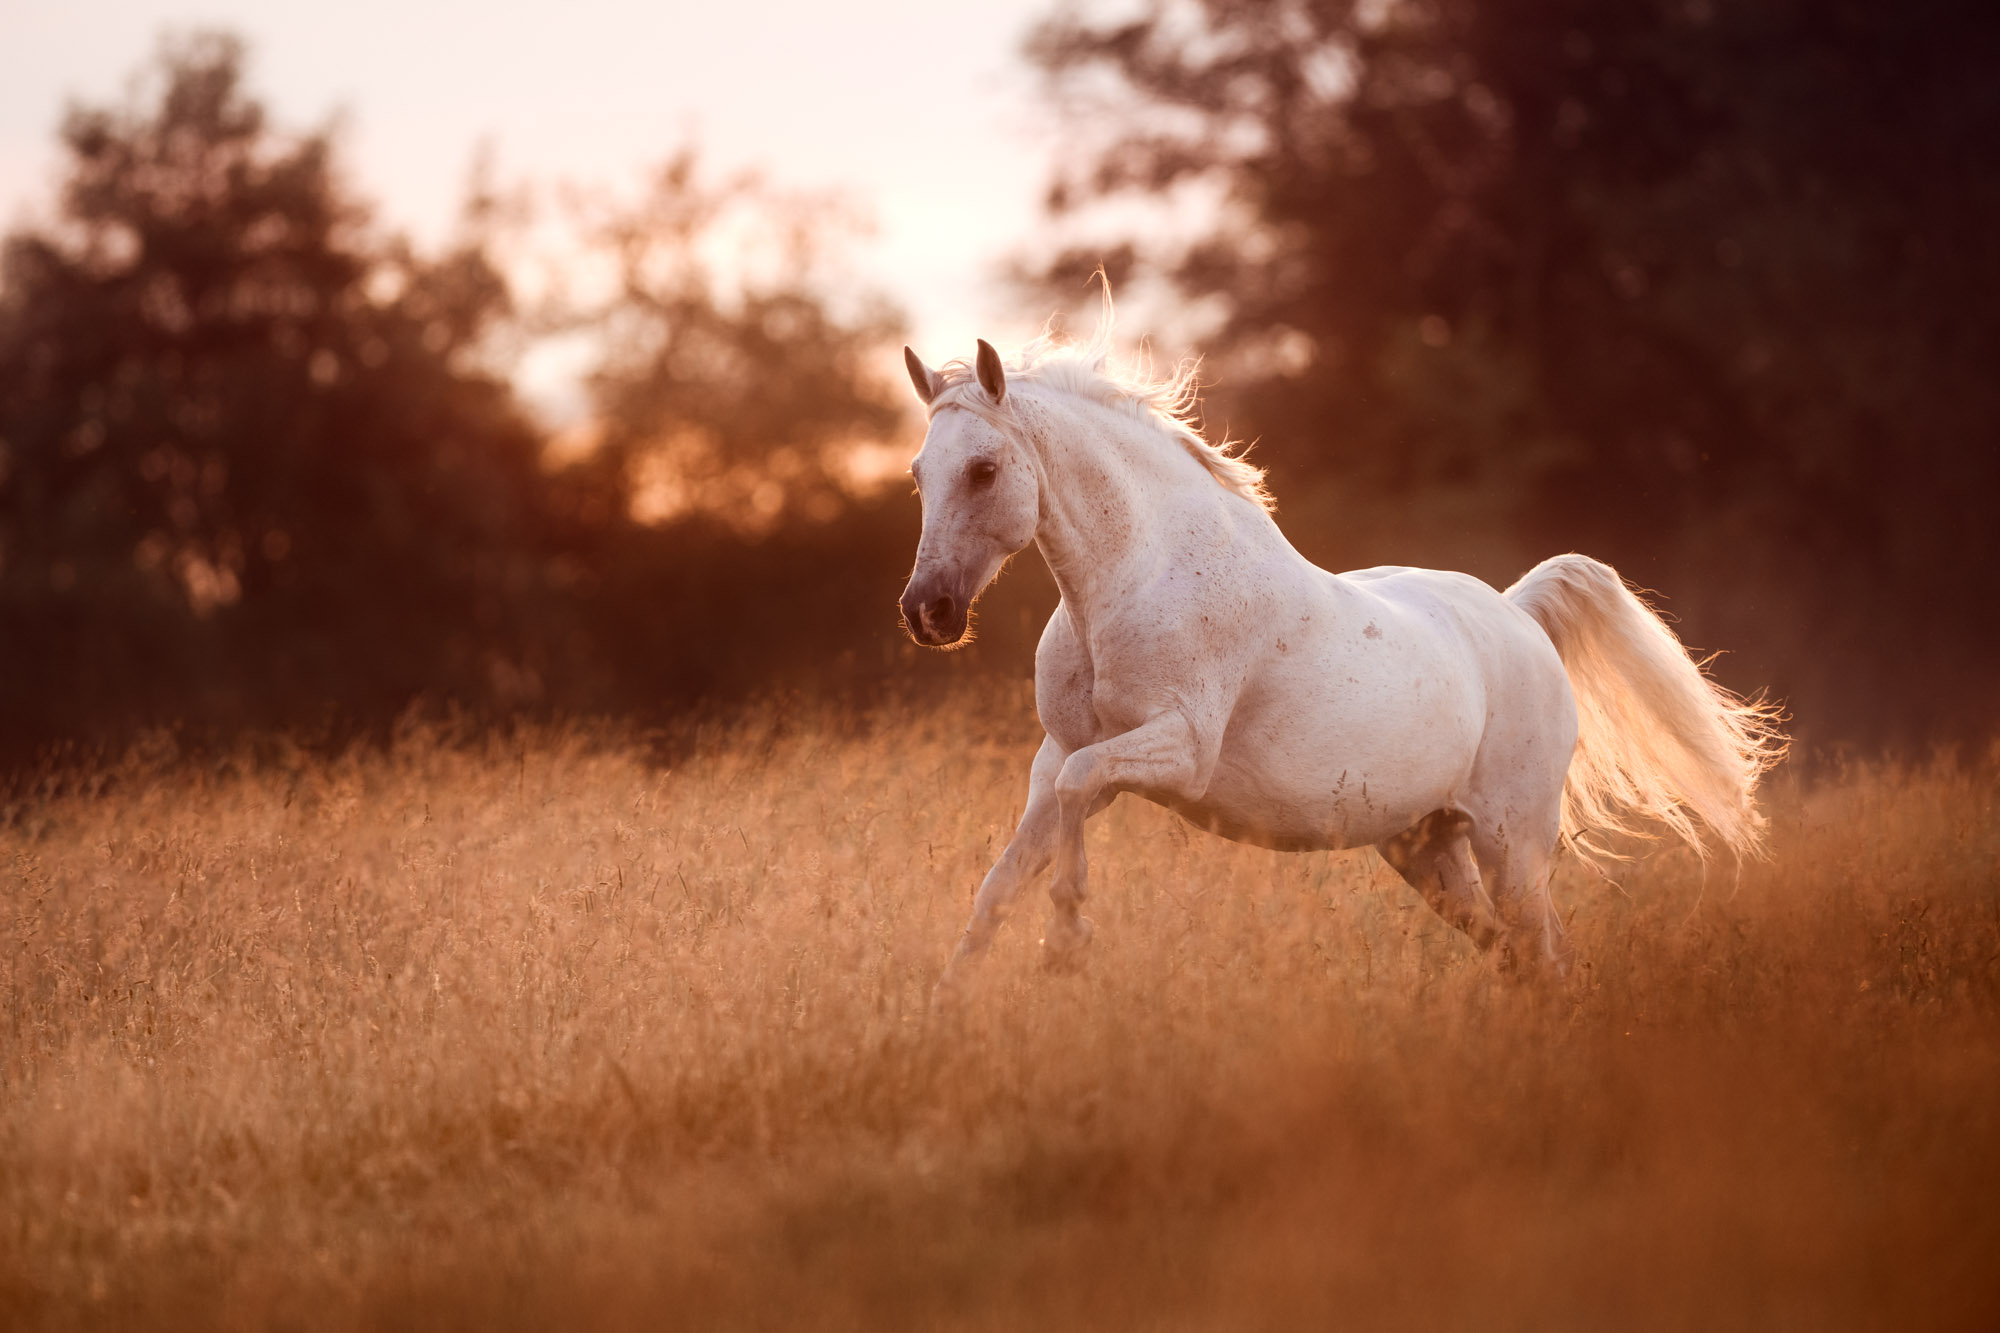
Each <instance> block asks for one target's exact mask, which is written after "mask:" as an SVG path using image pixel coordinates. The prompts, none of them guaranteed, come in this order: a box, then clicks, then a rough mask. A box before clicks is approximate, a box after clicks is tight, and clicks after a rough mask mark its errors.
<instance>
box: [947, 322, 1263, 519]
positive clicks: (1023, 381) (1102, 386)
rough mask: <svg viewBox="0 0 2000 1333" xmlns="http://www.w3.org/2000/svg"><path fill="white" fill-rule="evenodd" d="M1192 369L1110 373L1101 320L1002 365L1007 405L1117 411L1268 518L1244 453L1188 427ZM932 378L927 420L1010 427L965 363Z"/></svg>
mask: <svg viewBox="0 0 2000 1333" xmlns="http://www.w3.org/2000/svg"><path fill="white" fill-rule="evenodd" d="M1107 300H1108V297H1107ZM1199 368H1200V363H1199V362H1198V361H1194V360H1187V361H1183V362H1181V363H1180V364H1179V365H1178V366H1176V367H1175V368H1174V371H1173V373H1172V374H1171V375H1169V376H1167V377H1166V378H1165V379H1158V380H1156V379H1154V378H1152V376H1151V375H1150V374H1149V373H1148V371H1149V370H1150V367H1148V366H1139V367H1134V368H1131V369H1123V370H1120V369H1113V368H1112V365H1111V320H1110V318H1109V315H1108V313H1107V316H1106V318H1105V319H1104V321H1103V322H1102V323H1101V324H1100V325H1099V326H1098V330H1097V333H1096V335H1095V336H1094V337H1092V338H1091V340H1090V341H1089V342H1087V343H1080V344H1079V343H1068V342H1064V341H1063V340H1062V339H1061V338H1059V337H1058V336H1056V335H1055V334H1054V333H1051V332H1045V333H1043V334H1042V336H1041V337H1039V338H1037V339H1035V340H1034V341H1033V342H1031V343H1029V344H1028V345H1027V346H1026V347H1023V348H1022V349H1021V351H1020V353H1019V354H1018V355H1017V356H1016V357H1015V358H1014V360H1013V361H1011V362H1009V363H1008V365H1007V400H1008V401H1011V400H1012V398H1013V396H1014V391H1015V389H1016V387H1017V386H1021V387H1026V386H1035V387H1039V388H1043V389H1048V390H1053V391H1055V392H1058V393H1067V394H1073V395H1075V396H1076V397H1079V398H1084V399H1087V400H1089V401H1090V402H1094V403H1100V404H1102V405H1104V406H1106V407H1114V408H1120V409H1122V410H1124V411H1127V412H1129V413H1131V414H1132V415H1133V416H1135V417H1138V418H1140V419H1141V420H1143V421H1145V422H1147V423H1148V424H1150V425H1152V426H1154V427H1156V428H1157V429H1158V430H1159V431H1160V432H1161V433H1162V434H1165V435H1168V436H1170V437H1172V438H1173V439H1174V440H1175V441H1177V442H1178V443H1179V444H1180V446H1181V447H1182V448H1183V449H1186V450H1187V451H1188V453H1190V454H1192V455H1193V456H1194V458H1195V461H1197V462H1199V463H1200V464H1201V465H1202V466H1203V467H1205V468H1207V469H1208V471H1209V474H1210V475H1211V476H1213V477H1214V478H1215V479H1216V480H1217V481H1218V482H1220V483H1221V484H1222V485H1223V486H1224V487H1226V488H1227V489H1229V490H1232V491H1234V492H1236V493H1237V494H1238V495H1240V496H1242V497H1243V498H1244V499H1246V500H1250V501H1252V502H1254V503H1255V504H1257V505H1258V506H1260V507H1261V508H1263V509H1264V510H1265V511H1266V512H1269V511H1270V510H1271V508H1272V505H1273V501H1272V499H1271V493H1270V491H1268V490H1266V489H1265V487H1264V469H1263V468H1260V467H1258V466H1256V465H1255V464H1254V463H1251V462H1250V461H1249V460H1248V459H1246V458H1244V457H1243V452H1244V450H1245V448H1247V446H1245V445H1243V444H1240V443H1238V442H1236V441H1233V440H1224V441H1222V442H1221V443H1219V444H1214V443H1210V442H1209V441H1208V440H1207V439H1206V438H1205V437H1204V436H1203V435H1202V433H1201V428H1200V427H1199V426H1198V425H1196V424H1195V423H1196V421H1197V419H1198V417H1199V409H1200V388H1201V385H1200V382H1199V380H1198V379H1197V378H1196V371H1197V370H1198V369H1199ZM937 375H938V378H939V379H940V380H941V381H942V386H941V387H940V388H939V389H938V392H937V394H936V396H935V397H933V398H932V399H931V405H930V410H931V414H932V415H933V416H935V415H936V414H937V413H938V412H939V411H941V410H942V409H944V408H947V407H962V408H964V409H965V410H966V411H968V412H972V413H975V414H976V415H978V416H980V417H983V418H985V419H986V420H987V421H990V422H992V423H993V424H994V425H995V426H998V427H1000V428H1002V429H1007V428H1008V427H1010V426H1012V425H1013V422H1012V420H1011V414H1010V413H1009V412H1008V407H1007V402H1001V403H995V402H994V401H993V400H992V399H991V398H989V397H987V395H986V391H985V390H984V389H982V388H980V387H979V380H978V377H977V374H976V373H975V371H974V370H973V367H972V364H971V363H970V362H968V361H964V360H956V361H947V362H945V364H944V365H942V366H940V367H938V370H937Z"/></svg>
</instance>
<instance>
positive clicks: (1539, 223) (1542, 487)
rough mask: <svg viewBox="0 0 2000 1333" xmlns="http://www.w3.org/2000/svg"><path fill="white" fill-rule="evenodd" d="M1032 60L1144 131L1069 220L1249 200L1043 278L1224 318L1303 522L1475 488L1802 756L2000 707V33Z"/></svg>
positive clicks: (1677, 28) (1924, 15)
mask: <svg viewBox="0 0 2000 1333" xmlns="http://www.w3.org/2000/svg"><path fill="white" fill-rule="evenodd" d="M1031 53H1032V55H1033V57H1034V59H1035V60H1036V61H1037V62H1038V63H1039V64H1040V65H1041V66H1042V68H1043V69H1044V70H1045V71H1046V72H1047V74H1048V76H1049V78H1050V83H1051V88H1052V92H1053V94H1054V95H1055V96H1056V97H1058V98H1059V99H1062V100H1064V101H1065V102H1066V103H1069V104H1071V106H1072V110H1073V111H1074V112H1075V113H1076V121H1077V123H1079V124H1094V125H1098V126H1100V127H1104V126H1108V127H1109V128H1108V129H1101V130H1100V131H1099V132H1098V133H1095V134H1093V135H1081V136H1079V137H1078V139H1077V140H1076V143H1077V145H1078V146H1077V147H1076V149H1075V151H1073V153H1072V155H1071V157H1070V160H1069V161H1068V162H1067V164H1066V165H1065V167H1064V169H1063V171H1062V172H1061V174H1060V175H1059V177H1058V179H1057V181H1056V183H1055V184H1054V186H1053V187H1052V189H1051V195H1050V202H1051V206H1052V208H1053V210H1054V211H1055V212H1056V213H1057V214H1058V215H1059V216H1067V217H1084V218H1087V217H1089V216H1090V214H1091V210H1092V209H1093V207H1096V206H1099V205H1102V204H1103V203H1104V202H1105V201H1107V200H1113V199H1121V198H1138V199H1142V200H1143V199H1167V200H1175V201H1178V200H1181V199H1195V200H1201V199H1208V200H1219V201H1220V202H1219V203H1212V204H1211V205H1210V207H1212V208H1213V210H1214V214H1213V215H1214V217H1215V221H1214V224H1213V225H1212V226H1210V227H1208V228H1207V229H1206V230H1205V231H1203V232H1201V233H1200V234H1199V235H1197V236H1196V237H1195V238H1194V239H1193V240H1191V241H1183V242H1178V243H1173V244H1162V243H1160V242H1158V241H1149V240H1148V239H1147V238H1146V237H1145V236H1144V235H1139V234H1135V235H1133V236H1132V237H1131V239H1129V240H1128V241H1127V242H1125V243H1124V244H1123V245H1114V246H1110V247H1106V246H1104V245H1102V244H1092V245H1079V246H1077V247H1075V248H1074V249H1072V250H1071V251H1070V252H1068V253H1067V254H1065V255H1063V256H1062V257H1061V258H1060V259H1058V260H1057V261H1056V262H1054V263H1053V264H1051V265H1049V266H1048V267H1047V268H1046V269H1044V270H1043V272H1042V275H1041V276H1042V278H1043V279H1044V281H1045V283H1046V284H1047V285H1048V286H1052V287H1068V286H1069V285H1070V283H1072V282H1073V281H1074V279H1075V278H1076V277H1077V276H1078V275H1079V274H1080V273H1081V272H1086V271H1088V269H1089V268H1091V267H1093V266H1095V265H1096V264H1097V263H1098V262H1099V260H1100V259H1101V258H1104V257H1105V256H1106V255H1107V254H1108V255H1109V257H1110V259H1111V261H1112V269H1113V273H1112V276H1113V277H1114V279H1125V278H1130V277H1132V276H1134V275H1135V274H1150V275H1152V276H1153V277H1156V278H1160V279H1164V280H1165V282H1166V283H1167V284H1168V286H1169V288H1170V289H1171V290H1172V291H1174V292H1175V293H1176V294H1177V295H1178V296H1179V297H1180V298H1182V299H1183V300H1193V301H1195V302H1197V303H1198V308H1200V309H1203V310H1211V311H1219V312H1220V314H1219V316H1218V317H1217V318H1216V320H1215V321H1214V324H1213V326H1212V327H1211V328H1209V329H1206V330H1203V333H1204V334H1205V335H1206V336H1205V337H1204V341H1205V343H1206V344H1207V346H1208V348H1209V349H1210V350H1211V351H1212V353H1213V364H1214V366H1215V368H1216V369H1215V375H1216V377H1217V378H1218V379H1219V380H1220V381H1221V382H1222V384H1223V385H1224V386H1226V392H1223V393H1219V394H1218V395H1217V401H1218V403H1219V404H1220V405H1221V406H1222V407H1223V408H1224V409H1225V410H1226V411H1227V412H1228V414H1229V419H1230V422H1231V425H1232V427H1233V428H1234V429H1235V430H1237V431H1238V432H1239V433H1245V432H1247V433H1251V434H1257V435H1260V436H1261V437H1262V439H1263V443H1262V445H1261V450H1262V453H1263V457H1264V461H1266V462H1268V463H1270V464H1272V465H1273V467H1274V472H1275V476H1276V480H1277V482H1278V485H1279V493H1280V496H1281V498H1282V497H1283V496H1284V495H1285V494H1286V493H1287V483H1288V482H1289V483H1292V484H1293V487H1294V489H1293V490H1292V491H1291V494H1293V495H1294V496H1295V497H1296V496H1297V495H1299V494H1300V493H1301V492H1300V489H1298V488H1299V487H1307V486H1310V485H1312V484H1314V483H1317V484H1320V485H1322V486H1324V487H1326V488H1328V489H1332V490H1336V491H1338V492H1339V493H1340V494H1341V495H1342V496H1343V497H1344V499H1343V502H1342V503H1343V505H1344V506H1346V507H1352V508H1363V507H1367V506H1387V507H1389V508H1391V509H1393V510H1395V511H1396V513H1397V515H1398V518H1399V519H1400V520H1402V521H1401V523H1399V524H1396V525H1391V526H1396V527H1399V528H1400V529H1401V531H1400V532H1399V533H1397V537H1398V540H1397V541H1396V542H1394V543H1391V544H1388V545H1387V546H1386V548H1384V549H1371V550H1368V551H1366V552H1363V553H1362V554H1363V556H1364V558H1368V559H1381V558H1397V559H1400V558H1404V557H1405V556H1407V554H1408V551H1409V547H1410V546H1411V544H1412V536H1411V530H1412V529H1417V530H1421V528H1422V527H1423V526H1424V524H1425V522H1426V519H1427V515H1429V514H1430V513H1432V512H1435V511H1436V510H1437V509H1439V508H1440V506H1439V505H1438V504H1437V503H1436V497H1437V496H1438V495H1440V494H1442V493H1445V492H1451V491H1457V492H1461V493H1465V494H1467V495H1469V496H1471V497H1473V498H1472V501H1471V507H1472V509H1474V510H1475V511H1477V512H1478V513H1479V515H1480V517H1479V519H1478V521H1479V522H1482V523H1484V524H1486V525H1488V526H1489V527H1490V528H1491V529H1492V530H1493V531H1494V532H1496V533H1499V532H1504V533H1507V534H1509V535H1510V536H1511V539H1512V540H1513V541H1514V543H1515V544H1517V545H1518V546H1520V547H1521V548H1523V549H1526V550H1530V551H1536V550H1540V551H1545V550H1546V548H1547V547H1549V546H1550V545H1554V546H1557V547H1575V548H1579V549H1585V550H1590V551H1592V552H1594V553H1596V554H1599V555H1602V556H1604V557H1606V558H1608V559H1610V560H1611V561H1612V562H1613V563H1615V564H1617V565H1618V566H1619V567H1620V568H1621V569H1625V570H1627V571H1628V572H1630V573H1631V574H1633V575H1634V576H1636V577H1638V578H1640V579H1642V580H1644V581H1646V582H1649V583H1652V584H1655V585H1656V586H1659V587H1661V588H1665V589H1668V590H1670V591H1672V592H1673V593H1674V594H1675V606H1676V607H1677V609H1679V610H1680V611H1681V612H1682V614H1683V616H1684V619H1685V621H1686V629H1687V630H1688V632H1689V633H1690V637H1691V638H1693V639H1694V640H1695V641H1697V642H1707V643H1720V644H1729V645H1731V646H1732V647H1736V648H1740V649H1742V650H1743V652H1742V655H1741V657H1740V658H1739V659H1736V660H1734V661H1732V662H1731V663H1729V664H1727V667H1728V669H1729V670H1730V671H1732V672H1736V673H1739V674H1740V675H1741V676H1742V678H1743V683H1745V684H1754V683H1761V682H1772V683H1776V684H1778V685H1779V687H1780V688H1781V690H1783V691H1784V692H1786V693H1788V694H1790V695H1791V696H1792V698H1793V700H1794V703H1795V706H1796V709H1797V711H1798V713H1799V722H1800V727H1801V729H1802V730H1803V731H1804V732H1806V733H1808V734H1815V735H1818V736H1820V737H1827V736H1835V735H1844V736H1849V737H1857V738H1869V739H1874V738H1885V737H1893V736H1901V737H1904V738H1906V739H1908V738H1912V737H1915V736H1920V735H1924V734H1930V733H1937V732H1944V733H1958V734H1968V735H1974V736H1979V735H1984V734H1986V733H1987V732H1988V731H1989V729H1990V728H1991V726H1992V725H1993V724H1994V722H1995V721H1996V720H2000V704H1996V697H1995V696H1994V694H1993V691H1992V690H1991V687H1990V685H1991V682H1990V671H1989V668H1988V667H1987V665H1986V662H1987V655H1988V652H1989V651H1990V648H1991V646H1992V637H1993V631H1992V628H1991V626H1992V624H1993V620H1994V616H1995V613H1996V612H2000V575H1996V573H1995V570H1994V564H1995V562H1994V555H1995V551H1994V546H1993V537H1992V526H1991V524H1990V522H1989V521H1988V519H1987V517H1986V515H1985V512H1984V511H1985V510H1986V509H1987V508H1988V507H1989V505H1990V500H1991V497H1992V495H1994V494H1995V493H1996V491H2000V451H1996V450H1995V449H1994V447H1993V441H1994V440H1995V438H1996V436H2000V390H1996V381H1995V379H1994V376H1993V375H1992V373H1991V366H1992V365H1993V364H1994V361H1995V359H1996V354H2000V317H1996V314H1995V311H1994V308H1993V305H1992V303H1991V302H1989V301H1984V300H1982V299H1979V298H1977V297H1976V296H1975V295H1974V294H1975V293H1979V292H1984V291H1987V290H1990V289H1992V287H1993V286H1994V285H1995V282H1996V279H2000V270H1996V264H2000V260H1996V252H1995V250H1994V248H1993V246H1992V244H1991V237H1992V236H1993V235H1994V234H1995V232H1996V228H2000V160H1996V158H1995V157H1994V154H1993V151H1992V147H1993V145H1994V144H1995V143H2000V96H1996V94H1995V91H1994V87H1995V85H1994V82H1993V79H1992V77H1991V71H1992V69H1993V66H1994V61H1995V58H1996V56H2000V20H1996V19H1995V18H1994V17H1993V15H1992V13H1991V11H1990V10H1988V9H1986V8H1982V7H1979V6H1972V5H1963V4H1956V3H1951V2H1950V0H1926V3H1922V4H1918V5H1915V6H1903V7H1897V8H1895V9H1887V8H1883V7H1879V6H1878V7H1872V8H1871V7H1867V6H1855V5H1840V4H1820V3H1804V2H1801V0H1743V2H1742V3H1732V4H1727V5H1712V4H1708V3H1705V2H1702V3H1688V4H1678V3H1676V4H1654V3H1646V4H1638V5H1604V4H1594V3H1590V2H1589V0H1423V2H1421V3H1420V2H1417V0H1400V2H1392V3H1389V4H1370V3H1359V2H1357V0H1315V2H1313V3H1306V4H1293V3H1283V4H1281V3H1275V2H1274V0H1204V2H1203V3H1196V4H1167V3H1153V4H1148V5H1146V6H1145V7H1143V9H1142V10H1141V12H1140V13H1139V14H1138V15H1137V16H1136V17H1121V18H1118V19H1114V20H1103V21H1099V20H1095V19H1093V18H1091V17H1089V16H1088V15H1087V14H1086V15H1081V16H1079V15H1076V14H1067V15H1065V16H1062V17H1058V18H1054V19H1051V20H1050V21H1049V22H1047V23H1046V24H1044V25H1043V27H1042V28H1041V29H1040V30H1039V31H1038V32H1037V34H1036V36H1035V38H1034V40H1033V43H1032V47H1031ZM1308 509H1309V510H1310V506H1308ZM1294 512H1297V510H1296V509H1295V510H1294ZM1305 540H1307V541H1308V542H1309V541H1311V540H1312V539H1311V537H1310V535H1308V536H1307V537H1306V538H1305ZM1416 544H1417V545H1419V546H1421V544H1422V538H1421V537H1420V536H1419V537H1417V538H1416ZM1399 547H1400V548H1401V549H1400V550H1399V549H1397V548H1399ZM1492 572H1494V573H1496V574H1499V575H1501V576H1507V575H1509V574H1510V573H1511V572H1512V571H1508V570H1504V569H1501V570H1495V571H1492Z"/></svg>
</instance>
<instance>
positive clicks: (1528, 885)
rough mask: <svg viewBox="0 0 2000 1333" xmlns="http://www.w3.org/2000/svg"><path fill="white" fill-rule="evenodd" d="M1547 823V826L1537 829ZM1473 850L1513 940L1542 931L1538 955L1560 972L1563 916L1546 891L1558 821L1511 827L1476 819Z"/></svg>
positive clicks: (1563, 962) (1525, 938)
mask: <svg viewBox="0 0 2000 1333" xmlns="http://www.w3.org/2000/svg"><path fill="white" fill-rule="evenodd" d="M1544 823H1546V824H1547V825H1548V827H1547V828H1543V827H1540V825H1542V824H1544ZM1471 836H1472V850H1473V852H1474V854H1475V855H1477V856H1478V858H1479V867H1480V870H1481V872H1482V873H1483V874H1484V877H1485V881H1486V888H1487V892H1488V893H1489V894H1491V895H1492V899H1493V905H1494V907H1495V908H1496V909H1497V910H1498V912H1499V916H1500V921H1501V924H1502V926H1503V928H1504V929H1505V931H1506V933H1507V935H1508V936H1509V938H1510V942H1511V941H1512V940H1520V941H1521V942H1522V943H1524V944H1525V943H1526V941H1527V940H1529V939H1532V938H1534V936H1535V935H1537V934H1539V935H1540V937H1541V938H1540V952H1541V955H1542V957H1543V958H1544V959H1545V960H1546V961H1548V962H1549V963H1552V964H1554V965H1555V967H1556V968H1557V969H1558V970H1562V969H1563V968H1564V967H1565V955H1564V951H1563V928H1562V919H1561V918H1560V917H1559V916H1557V914H1556V906H1555V899H1554V898H1553V897H1551V896H1550V894H1549V875H1550V873H1551V871H1552V870H1553V864H1552V863H1553V861H1554V859H1555V844H1556V839H1557V836H1558V825H1556V823H1555V821H1554V819H1549V820H1532V821H1530V820H1522V821H1520V822H1519V823H1518V824H1515V825H1512V826H1510V825H1509V824H1507V823H1504V822H1502V823H1498V824H1494V825H1491V826H1488V825H1487V824H1485V823H1484V822H1483V821H1482V822H1476V823H1475V824H1474V825H1473V827H1472V831H1471Z"/></svg>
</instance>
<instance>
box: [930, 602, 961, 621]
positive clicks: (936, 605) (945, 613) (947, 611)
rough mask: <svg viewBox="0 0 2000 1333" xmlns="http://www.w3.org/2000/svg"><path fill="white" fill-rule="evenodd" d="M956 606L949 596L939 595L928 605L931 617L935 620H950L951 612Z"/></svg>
mask: <svg viewBox="0 0 2000 1333" xmlns="http://www.w3.org/2000/svg"><path fill="white" fill-rule="evenodd" d="M957 607H958V603H957V602H954V601H953V600H952V599H951V598H949V597H940V598H938V599H937V600H936V601H935V602H932V603H931V605H930V616H931V619H932V620H937V621H945V620H950V619H951V613H952V612H953V611H954V610H956V609H957Z"/></svg>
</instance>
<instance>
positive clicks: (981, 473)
mask: <svg viewBox="0 0 2000 1333" xmlns="http://www.w3.org/2000/svg"><path fill="white" fill-rule="evenodd" d="M999 471H1000V467H999V464H997V463H995V462H993V460H991V459H989V458H982V459H980V460H979V461H978V462H976V463H974V464H973V465H972V466H971V467H969V468H967V469H966V470H965V475H966V476H968V477H970V478H972V484H973V485H974V486H984V485H985V484H986V483H987V482H989V481H992V480H993V478H994V477H995V476H996V475H998V473H999Z"/></svg>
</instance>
